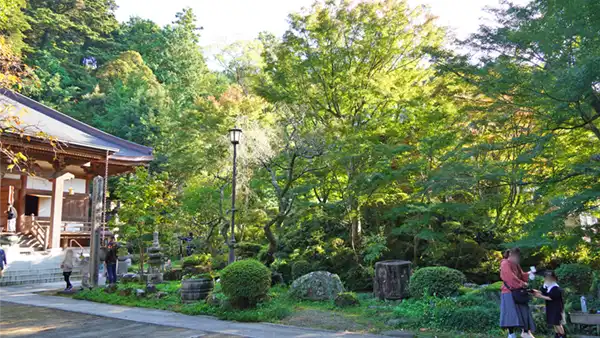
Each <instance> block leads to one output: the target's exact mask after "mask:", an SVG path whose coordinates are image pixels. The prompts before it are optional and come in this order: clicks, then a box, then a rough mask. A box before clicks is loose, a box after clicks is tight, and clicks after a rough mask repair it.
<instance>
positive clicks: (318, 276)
mask: <svg viewBox="0 0 600 338" xmlns="http://www.w3.org/2000/svg"><path fill="white" fill-rule="evenodd" d="M341 292H344V287H343V286H342V281H341V280H340V277H339V276H338V275H336V274H333V273H329V272H327V271H315V272H311V273H308V274H306V275H304V276H302V277H300V278H298V279H296V280H295V281H294V283H292V288H291V290H290V293H291V294H292V296H294V297H296V298H299V299H308V300H332V299H335V297H336V296H337V295H338V294H340V293H341Z"/></svg>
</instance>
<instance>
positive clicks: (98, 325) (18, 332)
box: [0, 301, 239, 338]
mask: <svg viewBox="0 0 600 338" xmlns="http://www.w3.org/2000/svg"><path fill="white" fill-rule="evenodd" d="M0 309H2V312H1V316H0V336H2V337H10V338H16V337H40V338H42V337H43V338H49V337H69V338H92V337H98V336H102V337H110V338H131V337H152V338H180V337H181V338H192V337H193V338H196V337H202V338H239V337H238V336H232V335H222V334H211V333H207V332H203V331H196V330H188V329H181V328H178V327H171V326H163V325H150V324H146V323H137V322H132V321H129V320H118V319H112V318H106V317H100V316H90V315H84V314H81V313H74V312H66V311H60V310H55V309H49V308H45V307H35V306H29V305H20V304H15V303H6V302H2V301H0Z"/></svg>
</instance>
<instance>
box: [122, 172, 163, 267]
mask: <svg viewBox="0 0 600 338" xmlns="http://www.w3.org/2000/svg"><path fill="white" fill-rule="evenodd" d="M115 197H116V198H117V199H118V200H119V201H121V207H120V208H119V222H120V224H119V232H120V233H121V234H123V237H124V238H125V239H126V240H128V241H132V242H133V241H139V242H138V243H140V246H139V249H140V271H141V272H143V271H144V251H145V246H144V242H143V240H142V238H143V237H144V235H148V234H150V233H152V232H153V231H159V232H160V231H162V230H163V229H166V226H167V225H168V222H169V221H170V218H169V214H170V213H171V211H172V209H173V207H174V197H175V195H174V194H173V191H172V188H171V185H170V183H169V181H168V175H167V174H166V173H161V174H157V175H153V174H151V173H150V172H148V170H147V169H145V168H142V167H140V168H137V169H136V170H135V172H134V173H132V174H129V175H127V176H125V177H121V178H120V179H119V182H118V184H117V187H116V189H115Z"/></svg>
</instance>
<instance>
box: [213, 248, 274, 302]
mask: <svg viewBox="0 0 600 338" xmlns="http://www.w3.org/2000/svg"><path fill="white" fill-rule="evenodd" d="M270 287H271V270H269V268H267V267H266V266H264V265H263V264H262V263H260V262H259V261H256V260H253V259H247V260H242V261H237V262H235V263H233V264H230V265H228V266H227V267H226V268H225V269H223V270H222V271H221V288H222V290H223V293H224V294H225V295H226V296H227V298H228V299H229V301H230V302H231V304H232V305H234V306H236V307H240V308H246V307H251V306H255V305H256V303H258V302H259V301H260V300H262V299H264V298H265V297H266V296H267V292H268V291H269V288H270Z"/></svg>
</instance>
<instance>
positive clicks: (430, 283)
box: [409, 266, 465, 298]
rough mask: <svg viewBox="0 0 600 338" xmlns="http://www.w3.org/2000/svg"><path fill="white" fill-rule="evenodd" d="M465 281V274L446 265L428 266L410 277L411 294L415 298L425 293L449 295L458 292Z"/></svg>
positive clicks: (440, 295) (441, 295)
mask: <svg viewBox="0 0 600 338" xmlns="http://www.w3.org/2000/svg"><path fill="white" fill-rule="evenodd" d="M464 283H465V275H464V274H463V273H462V272H460V271H458V270H455V269H450V268H447V267H444V266H436V267H427V268H422V269H419V270H417V271H416V272H415V273H414V274H413V275H412V277H411V278H410V285H409V290H410V295H411V296H412V297H415V298H420V297H423V296H424V295H434V296H438V297H449V296H454V295H457V294H458V290H459V288H460V287H461V286H462V285H463V284H464Z"/></svg>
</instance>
